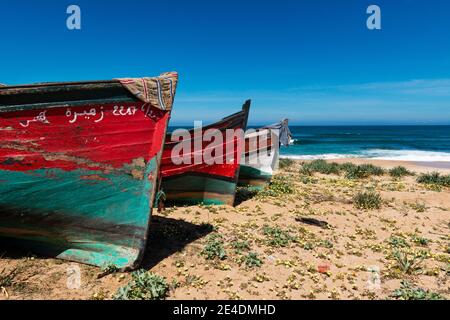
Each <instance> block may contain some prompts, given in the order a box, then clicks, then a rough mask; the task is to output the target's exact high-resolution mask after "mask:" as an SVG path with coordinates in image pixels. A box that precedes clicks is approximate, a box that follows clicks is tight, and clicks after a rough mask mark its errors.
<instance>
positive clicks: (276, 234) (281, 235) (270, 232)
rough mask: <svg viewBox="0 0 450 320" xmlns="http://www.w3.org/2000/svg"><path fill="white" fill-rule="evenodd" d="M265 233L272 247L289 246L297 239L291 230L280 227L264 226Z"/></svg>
mask: <svg viewBox="0 0 450 320" xmlns="http://www.w3.org/2000/svg"><path fill="white" fill-rule="evenodd" d="M263 233H264V235H265V236H266V242H267V244H268V245H269V246H272V247H287V246H288V245H289V243H291V242H292V241H295V240H296V238H295V237H293V236H291V235H290V234H289V232H287V231H285V230H282V229H281V228H279V227H269V226H264V228H263Z"/></svg>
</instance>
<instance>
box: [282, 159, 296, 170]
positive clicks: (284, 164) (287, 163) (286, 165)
mask: <svg viewBox="0 0 450 320" xmlns="http://www.w3.org/2000/svg"><path fill="white" fill-rule="evenodd" d="M294 163H295V161H294V160H292V159H289V158H282V159H280V162H279V167H280V169H281V170H284V169H289V168H290V167H292V165H293V164H294Z"/></svg>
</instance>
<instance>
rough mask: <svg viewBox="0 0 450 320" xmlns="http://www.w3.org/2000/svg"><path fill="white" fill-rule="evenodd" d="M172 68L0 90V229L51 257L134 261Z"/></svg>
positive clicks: (169, 100) (169, 99)
mask: <svg viewBox="0 0 450 320" xmlns="http://www.w3.org/2000/svg"><path fill="white" fill-rule="evenodd" d="M177 82H178V76H177V74H176V73H166V74H162V75H161V76H159V77H155V78H139V79H119V80H112V81H93V82H78V83H46V84H36V85H26V86H9V87H1V88H0V237H2V241H11V242H12V243H14V244H17V243H20V244H21V245H27V248H30V249H32V250H34V251H37V252H42V253H45V254H48V255H51V256H53V257H57V258H61V259H67V260H72V261H77V262H82V263H86V264H91V265H97V266H108V265H114V266H116V267H118V268H122V269H127V268H134V267H136V266H137V265H138V264H139V262H140V259H141V258H142V256H143V252H144V249H145V246H146V240H147V232H148V227H149V221H150V215H151V208H152V206H153V200H154V196H155V192H156V190H157V188H156V186H157V184H156V181H157V177H158V174H159V165H158V164H159V163H160V159H161V155H162V148H163V145H164V138H165V135H166V130H167V124H168V120H169V117H170V111H171V109H172V105H173V99H174V96H175V89H176V86H177Z"/></svg>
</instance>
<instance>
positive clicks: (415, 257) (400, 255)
mask: <svg viewBox="0 0 450 320" xmlns="http://www.w3.org/2000/svg"><path fill="white" fill-rule="evenodd" d="M393 256H394V259H395V261H396V262H397V267H398V268H399V269H400V270H401V271H402V272H403V273H405V274H417V273H418V272H419V271H421V270H422V262H423V260H424V257H423V256H422V255H420V254H417V253H414V254H409V253H407V252H401V251H399V250H396V251H394V253H393Z"/></svg>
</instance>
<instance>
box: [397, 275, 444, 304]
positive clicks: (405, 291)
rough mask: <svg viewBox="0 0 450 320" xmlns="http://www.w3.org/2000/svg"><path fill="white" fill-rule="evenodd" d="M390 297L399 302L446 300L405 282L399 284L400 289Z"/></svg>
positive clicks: (437, 294)
mask: <svg viewBox="0 0 450 320" xmlns="http://www.w3.org/2000/svg"><path fill="white" fill-rule="evenodd" d="M392 297H393V298H396V299H399V300H446V299H445V297H443V296H441V295H440V294H439V293H436V292H431V291H428V290H424V289H422V288H418V287H414V286H413V285H412V284H411V283H410V282H408V281H405V280H403V281H402V282H401V286H400V288H399V289H396V290H395V291H394V293H393V294H392Z"/></svg>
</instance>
